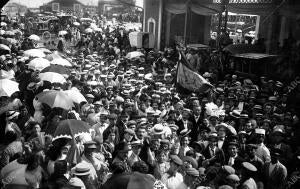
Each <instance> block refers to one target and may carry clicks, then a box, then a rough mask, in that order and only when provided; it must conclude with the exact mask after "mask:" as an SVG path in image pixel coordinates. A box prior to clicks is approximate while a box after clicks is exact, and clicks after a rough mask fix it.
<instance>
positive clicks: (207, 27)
mask: <svg viewBox="0 0 300 189" xmlns="http://www.w3.org/2000/svg"><path fill="white" fill-rule="evenodd" d="M210 25H211V16H205V25H204V27H203V28H204V38H203V39H204V42H203V43H204V44H206V45H208V44H209V40H210Z"/></svg>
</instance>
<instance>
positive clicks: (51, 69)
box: [41, 65, 70, 75]
mask: <svg viewBox="0 0 300 189" xmlns="http://www.w3.org/2000/svg"><path fill="white" fill-rule="evenodd" d="M45 72H55V73H59V74H62V75H69V74H70V70H69V69H68V68H66V67H64V66H61V65H50V66H48V67H46V68H44V69H43V70H42V71H41V73H45Z"/></svg>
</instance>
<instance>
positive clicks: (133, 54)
mask: <svg viewBox="0 0 300 189" xmlns="http://www.w3.org/2000/svg"><path fill="white" fill-rule="evenodd" d="M141 56H144V54H143V53H141V52H139V51H133V52H129V53H128V54H127V55H126V58H128V59H133V58H138V57H141Z"/></svg>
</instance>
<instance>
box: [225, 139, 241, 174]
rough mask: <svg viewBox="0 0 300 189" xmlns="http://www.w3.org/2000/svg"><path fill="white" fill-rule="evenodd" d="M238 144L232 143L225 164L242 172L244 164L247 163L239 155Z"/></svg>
mask: <svg viewBox="0 0 300 189" xmlns="http://www.w3.org/2000/svg"><path fill="white" fill-rule="evenodd" d="M238 151H239V149H238V143H236V142H230V143H229V144H228V147H227V152H228V153H227V156H226V158H225V164H226V165H229V166H231V167H233V168H234V169H235V170H240V169H241V168H242V163H243V162H244V161H245V160H244V159H243V158H242V157H241V156H239V154H238Z"/></svg>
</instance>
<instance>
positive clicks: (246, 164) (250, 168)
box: [242, 162, 257, 172]
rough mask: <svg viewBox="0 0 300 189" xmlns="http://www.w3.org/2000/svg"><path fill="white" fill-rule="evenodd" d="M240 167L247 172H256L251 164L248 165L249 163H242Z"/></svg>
mask: <svg viewBox="0 0 300 189" xmlns="http://www.w3.org/2000/svg"><path fill="white" fill-rule="evenodd" d="M242 166H243V167H244V168H245V169H246V170H248V171H250V172H256V171H257V168H256V167H255V166H254V165H253V164H251V163H249V162H243V163H242Z"/></svg>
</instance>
